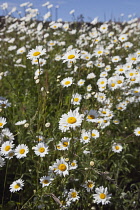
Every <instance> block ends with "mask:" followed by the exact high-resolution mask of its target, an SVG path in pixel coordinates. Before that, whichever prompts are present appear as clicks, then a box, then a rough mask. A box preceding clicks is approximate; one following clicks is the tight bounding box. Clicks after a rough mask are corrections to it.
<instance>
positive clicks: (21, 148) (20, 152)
mask: <svg viewBox="0 0 140 210" xmlns="http://www.w3.org/2000/svg"><path fill="white" fill-rule="evenodd" d="M28 152H29V148H28V147H27V146H26V145H25V144H19V145H18V146H17V147H16V148H15V156H16V157H17V158H18V159H21V158H24V157H26V155H27V153H28Z"/></svg>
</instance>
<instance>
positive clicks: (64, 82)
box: [61, 77, 73, 87]
mask: <svg viewBox="0 0 140 210" xmlns="http://www.w3.org/2000/svg"><path fill="white" fill-rule="evenodd" d="M72 80H73V78H72V77H67V78H65V79H63V80H62V81H61V85H62V86H63V87H69V86H71V85H72V82H73V81H72Z"/></svg>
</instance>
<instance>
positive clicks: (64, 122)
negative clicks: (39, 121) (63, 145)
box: [59, 108, 83, 131]
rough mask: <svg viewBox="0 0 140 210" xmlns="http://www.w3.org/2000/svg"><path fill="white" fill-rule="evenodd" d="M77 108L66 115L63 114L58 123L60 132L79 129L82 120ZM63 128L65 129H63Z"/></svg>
mask: <svg viewBox="0 0 140 210" xmlns="http://www.w3.org/2000/svg"><path fill="white" fill-rule="evenodd" d="M78 110H79V109H78V108H76V109H75V110H74V111H72V110H70V111H69V112H68V113H67V114H63V115H62V117H61V118H60V121H59V129H60V130H63V131H64V130H69V129H70V128H73V129H75V128H76V127H79V126H80V125H81V123H82V120H83V115H82V114H79V112H78ZM63 127H64V128H65V129H63Z"/></svg>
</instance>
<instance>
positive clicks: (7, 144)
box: [0, 141, 14, 155]
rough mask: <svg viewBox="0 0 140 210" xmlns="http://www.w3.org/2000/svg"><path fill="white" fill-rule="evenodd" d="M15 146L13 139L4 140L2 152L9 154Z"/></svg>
mask: <svg viewBox="0 0 140 210" xmlns="http://www.w3.org/2000/svg"><path fill="white" fill-rule="evenodd" d="M13 147H14V144H13V142H12V141H6V142H4V143H3V144H2V146H1V148H0V149H1V153H2V154H3V155H7V154H8V153H9V152H10V151H11V149H12V148H13Z"/></svg>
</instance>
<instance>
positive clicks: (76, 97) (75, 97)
mask: <svg viewBox="0 0 140 210" xmlns="http://www.w3.org/2000/svg"><path fill="white" fill-rule="evenodd" d="M81 99H82V95H81V94H78V93H75V94H73V95H72V99H71V104H73V105H79V104H80V102H81Z"/></svg>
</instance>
